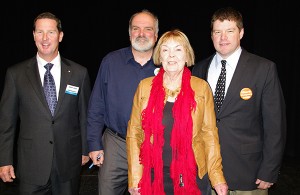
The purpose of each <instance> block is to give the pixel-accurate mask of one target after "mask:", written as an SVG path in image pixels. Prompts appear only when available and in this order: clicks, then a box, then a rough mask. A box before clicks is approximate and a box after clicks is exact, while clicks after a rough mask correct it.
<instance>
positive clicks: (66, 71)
mask: <svg viewBox="0 0 300 195" xmlns="http://www.w3.org/2000/svg"><path fill="white" fill-rule="evenodd" d="M61 59H62V60H61V78H60V90H59V96H58V102H57V106H56V109H55V114H54V116H55V115H56V113H57V112H58V111H59V108H60V107H61V105H62V102H63V99H64V97H65V91H66V88H67V83H68V82H69V80H70V78H71V75H72V69H71V66H70V64H68V63H66V61H65V60H64V59H63V58H61Z"/></svg>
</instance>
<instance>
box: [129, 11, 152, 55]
mask: <svg viewBox="0 0 300 195" xmlns="http://www.w3.org/2000/svg"><path fill="white" fill-rule="evenodd" d="M156 28H157V27H156V20H155V18H153V16H151V15H149V14H147V13H140V14H138V15H136V16H135V17H134V18H133V19H132V23H131V27H130V41H131V45H132V47H133V49H135V50H136V51H140V52H146V51H149V50H152V48H153V47H154V45H155V42H156V40H157V29H156Z"/></svg>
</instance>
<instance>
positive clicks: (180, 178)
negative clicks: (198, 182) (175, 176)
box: [179, 174, 184, 187]
mask: <svg viewBox="0 0 300 195" xmlns="http://www.w3.org/2000/svg"><path fill="white" fill-rule="evenodd" d="M179 186H180V187H183V186H184V183H183V179H182V174H180V175H179Z"/></svg>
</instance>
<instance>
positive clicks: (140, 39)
mask: <svg viewBox="0 0 300 195" xmlns="http://www.w3.org/2000/svg"><path fill="white" fill-rule="evenodd" d="M135 40H136V41H137V42H139V41H149V39H148V38H147V37H144V36H138V37H137V38H136V39H135Z"/></svg>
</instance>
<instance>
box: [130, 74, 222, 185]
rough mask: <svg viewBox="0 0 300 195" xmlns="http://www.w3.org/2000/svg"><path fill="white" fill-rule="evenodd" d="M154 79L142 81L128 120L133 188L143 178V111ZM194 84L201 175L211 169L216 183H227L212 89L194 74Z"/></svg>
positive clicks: (195, 135)
mask: <svg viewBox="0 0 300 195" xmlns="http://www.w3.org/2000/svg"><path fill="white" fill-rule="evenodd" d="M153 78H154V77H149V78H146V79H144V80H142V81H141V82H140V84H139V86H138V88H137V91H136V93H135V96H134V100H133V107H132V113H131V117H130V120H129V122H128V129H127V136H126V144H127V156H128V184H129V186H128V187H129V188H133V187H137V186H138V183H139V181H140V179H141V177H142V171H143V169H142V165H141V164H140V163H139V153H140V146H141V143H142V142H143V140H144V132H143V130H142V125H141V112H142V110H143V109H144V108H145V107H146V106H147V102H148V99H149V95H150V90H151V84H152V79H153ZM191 86H192V89H193V90H194V91H195V100H196V102H197V107H196V111H195V112H193V113H192V118H193V151H194V154H195V158H196V162H197V166H198V175H199V177H200V178H202V177H203V176H204V175H205V174H206V173H207V172H208V176H209V179H210V181H211V184H212V186H215V185H216V184H220V183H226V181H225V178H224V175H223V171H222V164H221V163H222V158H221V154H220V144H219V136H218V129H217V127H216V116H215V111H214V100H213V95H212V92H211V89H210V87H209V85H208V83H207V82H206V81H204V80H202V79H199V78H197V77H194V76H192V77H191Z"/></svg>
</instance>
